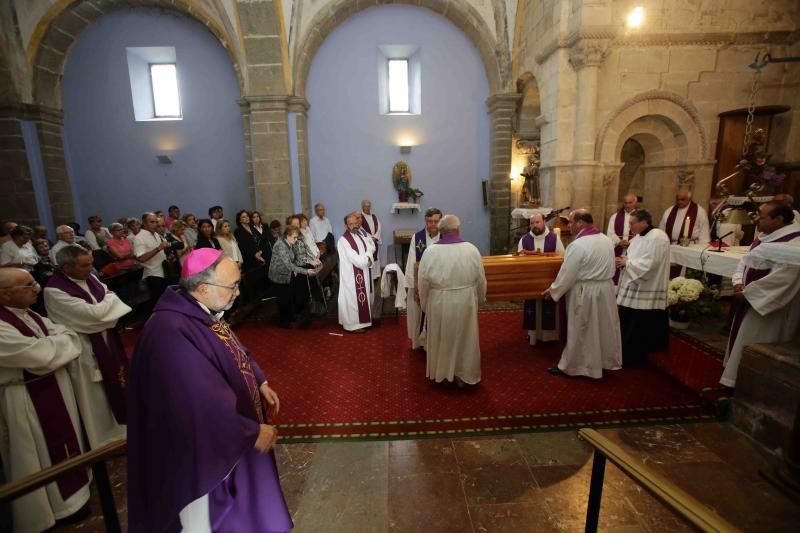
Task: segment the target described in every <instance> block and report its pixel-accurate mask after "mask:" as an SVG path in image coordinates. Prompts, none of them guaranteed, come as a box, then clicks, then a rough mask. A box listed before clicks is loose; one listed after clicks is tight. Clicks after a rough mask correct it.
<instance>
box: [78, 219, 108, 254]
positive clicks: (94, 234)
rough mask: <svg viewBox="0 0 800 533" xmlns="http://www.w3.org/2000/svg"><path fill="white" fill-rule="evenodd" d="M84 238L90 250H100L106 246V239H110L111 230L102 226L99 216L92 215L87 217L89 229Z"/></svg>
mask: <svg viewBox="0 0 800 533" xmlns="http://www.w3.org/2000/svg"><path fill="white" fill-rule="evenodd" d="M76 233H77V232H76ZM84 238H85V239H86V242H88V243H89V246H90V247H91V248H92V250H102V249H104V248H105V247H106V241H108V240H110V239H111V232H109V231H108V228H104V227H103V219H102V218H100V216H98V215H92V216H90V217H89V231H87V232H86V235H84Z"/></svg>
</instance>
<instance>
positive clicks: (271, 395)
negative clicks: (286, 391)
mask: <svg viewBox="0 0 800 533" xmlns="http://www.w3.org/2000/svg"><path fill="white" fill-rule="evenodd" d="M261 395H262V396H263V397H264V399H265V400H267V404H268V405H269V412H270V415H277V414H278V412H279V411H280V410H281V401H280V399H279V398H278V395H277V394H276V393H275V391H274V390H272V389H271V388H270V387H269V385H267V384H266V383H264V384H262V385H261Z"/></svg>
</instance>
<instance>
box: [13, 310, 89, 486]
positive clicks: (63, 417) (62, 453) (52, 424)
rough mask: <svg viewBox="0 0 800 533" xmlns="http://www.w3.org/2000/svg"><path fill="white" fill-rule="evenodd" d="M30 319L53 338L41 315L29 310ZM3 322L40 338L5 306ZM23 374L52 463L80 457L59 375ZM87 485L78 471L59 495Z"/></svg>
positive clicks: (67, 478)
mask: <svg viewBox="0 0 800 533" xmlns="http://www.w3.org/2000/svg"><path fill="white" fill-rule="evenodd" d="M28 316H30V317H31V318H32V319H33V321H34V322H36V324H37V325H38V326H39V328H41V330H42V332H44V334H45V335H48V336H49V335H50V332H49V331H47V327H46V326H45V325H44V321H43V320H42V319H41V317H40V316H39V315H37V314H36V313H33V312H31V311H28ZM0 320H3V321H4V322H8V323H9V324H11V325H12V326H14V327H15V328H16V329H17V331H19V332H20V333H21V334H22V335H25V336H26V337H34V338H35V337H36V333H34V332H33V330H32V329H31V328H29V327H28V325H27V324H25V322H23V321H22V320H20V318H19V317H18V316H17V315H15V314H14V313H12V312H11V311H9V310H8V309H6V308H5V307H3V306H0ZM22 375H23V379H24V380H25V388H26V389H27V390H28V395H29V396H30V397H31V402H32V403H33V408H34V409H35V410H36V416H37V417H38V418H39V425H41V427H42V433H43V434H44V440H45V442H46V443H47V454H48V455H49V456H50V463H51V464H53V465H56V464H58V463H60V462H62V461H65V460H66V459H69V458H70V457H74V456H76V455H79V454H80V453H81V447H80V443H79V442H78V435H77V434H76V433H75V426H73V425H72V419H71V418H70V416H69V411H68V410H67V404H65V403H64V396H62V395H61V389H60V388H59V386H58V380H57V379H56V376H55V374H54V373H53V372H50V373H49V374H45V375H43V376H38V375H36V374H32V373H30V372H28V371H27V370H23V371H22ZM87 483H89V476H87V475H86V471H85V470H75V471H73V472H72V473H70V474H66V475H64V476H61V477H59V478H58V479H57V480H56V484H57V485H58V492H59V493H60V494H61V497H62V498H63V499H64V500H66V499H68V498H69V497H70V496H72V495H73V494H75V493H76V492H78V491H79V490H80V489H81V487H83V486H84V485H86V484H87Z"/></svg>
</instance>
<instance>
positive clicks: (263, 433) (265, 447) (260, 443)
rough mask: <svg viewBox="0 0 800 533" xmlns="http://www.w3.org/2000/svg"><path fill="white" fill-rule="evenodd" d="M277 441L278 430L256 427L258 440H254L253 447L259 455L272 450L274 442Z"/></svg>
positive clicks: (265, 426)
mask: <svg viewBox="0 0 800 533" xmlns="http://www.w3.org/2000/svg"><path fill="white" fill-rule="evenodd" d="M277 440H278V430H277V429H276V428H275V426H269V425H267V424H260V425H259V426H258V438H257V439H256V444H255V446H253V447H254V448H255V449H256V450H258V451H259V452H261V453H267V452H269V451H270V450H271V449H272V447H273V446H274V445H275V441H277Z"/></svg>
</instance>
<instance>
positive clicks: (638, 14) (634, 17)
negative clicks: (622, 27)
mask: <svg viewBox="0 0 800 533" xmlns="http://www.w3.org/2000/svg"><path fill="white" fill-rule="evenodd" d="M643 23H644V8H643V7H642V6H636V7H634V8H633V9H632V10H631V12H630V13H628V18H627V20H626V25H627V26H628V28H630V29H636V28H639V27H641V25H642V24H643Z"/></svg>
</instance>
